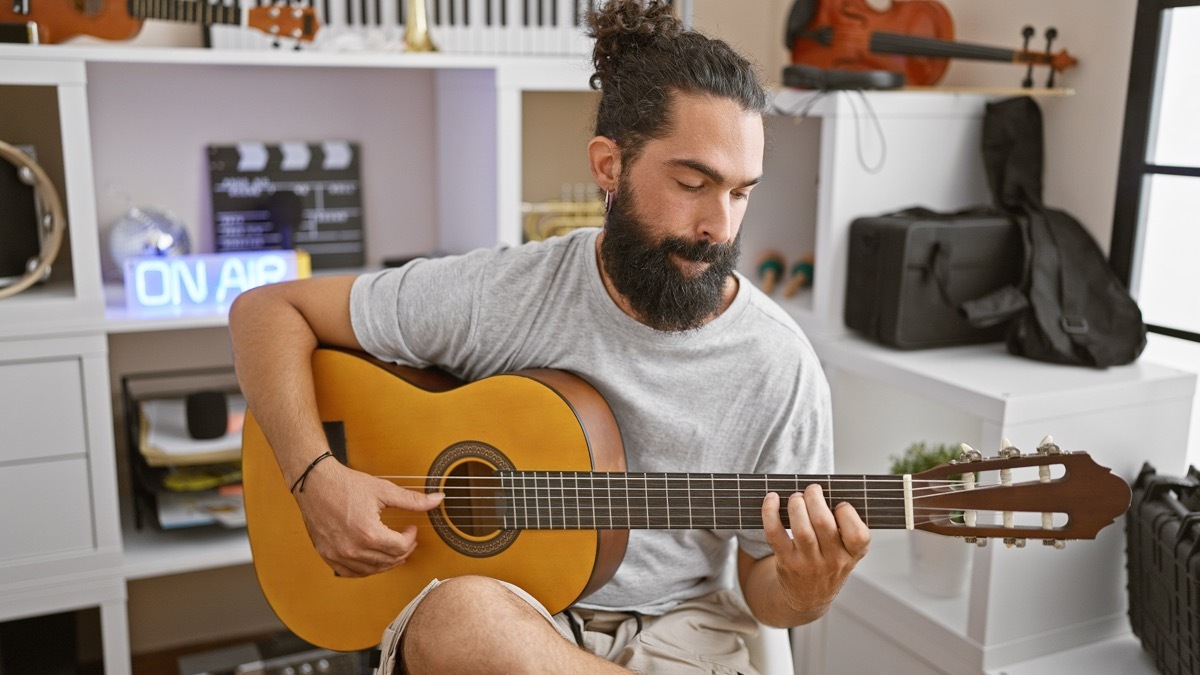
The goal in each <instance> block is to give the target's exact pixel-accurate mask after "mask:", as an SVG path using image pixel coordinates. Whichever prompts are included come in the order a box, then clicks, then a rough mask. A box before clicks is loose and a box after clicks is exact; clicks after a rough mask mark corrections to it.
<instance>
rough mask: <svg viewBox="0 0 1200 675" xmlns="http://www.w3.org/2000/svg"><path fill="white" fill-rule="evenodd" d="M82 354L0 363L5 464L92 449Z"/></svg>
mask: <svg viewBox="0 0 1200 675" xmlns="http://www.w3.org/2000/svg"><path fill="white" fill-rule="evenodd" d="M82 382H83V377H82V373H81V371H80V363H79V359H78V358H58V359H49V360H44V361H30V362H15V363H0V435H2V437H3V440H2V441H0V466H2V465H3V464H5V463H8V462H15V461H19V460H31V459H48V458H51V457H60V456H64V455H76V456H81V455H83V454H85V453H86V452H87V441H86V434H85V432H84V422H83V420H84V404H83V390H82Z"/></svg>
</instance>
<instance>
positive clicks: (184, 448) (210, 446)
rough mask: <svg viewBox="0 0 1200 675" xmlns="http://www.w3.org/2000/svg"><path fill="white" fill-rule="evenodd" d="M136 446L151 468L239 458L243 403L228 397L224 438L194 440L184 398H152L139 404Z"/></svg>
mask: <svg viewBox="0 0 1200 675" xmlns="http://www.w3.org/2000/svg"><path fill="white" fill-rule="evenodd" d="M138 409H139V412H140V416H141V429H140V433H139V446H140V448H139V449H140V450H141V453H142V457H143V458H145V460H146V464H148V465H150V466H173V465H186V464H213V463H217V462H233V461H237V460H239V459H241V457H242V420H243V419H244V417H245V414H246V399H244V398H242V395H241V394H230V396H229V427H228V429H227V430H226V432H225V435H224V436H221V437H220V438H213V439H210V440H197V439H195V438H192V437H191V436H190V435H189V434H188V430H187V408H186V401H185V399H183V398H153V399H146V400H143V401H140V402H139V403H138Z"/></svg>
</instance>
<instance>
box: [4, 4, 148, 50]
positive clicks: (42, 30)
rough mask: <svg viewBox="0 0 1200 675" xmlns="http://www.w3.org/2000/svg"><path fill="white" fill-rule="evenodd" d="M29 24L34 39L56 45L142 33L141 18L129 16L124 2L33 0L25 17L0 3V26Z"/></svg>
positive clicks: (128, 36) (7, 5)
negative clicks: (85, 38)
mask: <svg viewBox="0 0 1200 675" xmlns="http://www.w3.org/2000/svg"><path fill="white" fill-rule="evenodd" d="M29 21H31V22H33V23H36V24H37V26H38V39H39V40H40V41H41V42H42V43H44V44H56V43H59V42H63V41H65V40H68V39H70V38H73V37H76V36H79V35H91V36H93V37H98V38H102V39H105V40H128V39H130V38H132V37H134V36H136V35H137V34H138V33H139V32H141V30H142V23H143V20H142V19H138V18H135V17H133V16H130V14H129V11H128V9H127V8H126V3H125V2H123V1H114V0H33V2H31V3H30V12H29V13H28V14H25V13H20V14H18V13H17V12H15V11H13V3H11V2H0V23H25V22H29Z"/></svg>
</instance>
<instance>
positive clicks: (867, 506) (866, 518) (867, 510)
mask: <svg viewBox="0 0 1200 675" xmlns="http://www.w3.org/2000/svg"><path fill="white" fill-rule="evenodd" d="M862 493H863V522H864V523H870V522H871V500H870V499H868V498H867V477H866V476H863V477H862Z"/></svg>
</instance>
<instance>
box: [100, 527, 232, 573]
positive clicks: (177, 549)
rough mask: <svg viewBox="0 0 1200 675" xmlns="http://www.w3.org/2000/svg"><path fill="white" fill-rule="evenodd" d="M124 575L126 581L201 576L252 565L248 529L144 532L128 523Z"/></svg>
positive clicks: (148, 529)
mask: <svg viewBox="0 0 1200 675" xmlns="http://www.w3.org/2000/svg"><path fill="white" fill-rule="evenodd" d="M124 525H125V527H124V546H125V551H124V555H123V557H122V560H121V573H122V574H123V575H124V577H125V578H126V579H146V578H150V577H160V576H165V575H168V574H183V573H186V572H199V571H201V570H207V569H213V568H216V567H228V566H230V565H245V564H249V563H250V562H251V558H250V540H249V539H248V538H247V537H246V530H245V528H240V529H224V528H221V527H217V526H204V527H186V528H180V529H178V530H160V529H157V528H156V527H155V526H154V525H152V524H146V525H144V526H143V527H142V529H141V530H137V529H135V528H134V527H133V523H132V522H126V523H125V524H124Z"/></svg>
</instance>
